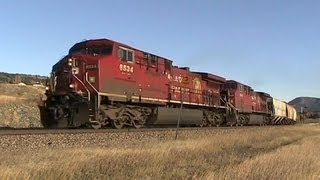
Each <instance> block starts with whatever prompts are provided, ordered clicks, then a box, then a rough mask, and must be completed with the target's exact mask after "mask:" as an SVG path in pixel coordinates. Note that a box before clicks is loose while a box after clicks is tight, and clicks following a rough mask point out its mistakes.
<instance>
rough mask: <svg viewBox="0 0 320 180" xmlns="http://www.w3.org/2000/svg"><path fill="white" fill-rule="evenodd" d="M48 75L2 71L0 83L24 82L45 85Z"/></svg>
mask: <svg viewBox="0 0 320 180" xmlns="http://www.w3.org/2000/svg"><path fill="white" fill-rule="evenodd" d="M47 78H48V77H46V76H40V75H31V74H18V73H16V74H13V73H5V72H0V83H9V84H19V83H24V84H27V85H33V84H42V85H45V83H46V80H47Z"/></svg>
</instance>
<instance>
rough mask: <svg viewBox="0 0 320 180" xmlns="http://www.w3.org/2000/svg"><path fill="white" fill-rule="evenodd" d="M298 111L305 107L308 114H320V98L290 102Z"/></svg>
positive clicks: (297, 99)
mask: <svg viewBox="0 0 320 180" xmlns="http://www.w3.org/2000/svg"><path fill="white" fill-rule="evenodd" d="M289 104H290V105H293V106H294V107H295V108H296V109H297V110H299V111H300V107H305V111H306V112H320V98H315V97H297V98H295V99H294V100H292V101H290V102H289Z"/></svg>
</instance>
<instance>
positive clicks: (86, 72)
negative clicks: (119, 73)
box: [85, 72, 99, 94]
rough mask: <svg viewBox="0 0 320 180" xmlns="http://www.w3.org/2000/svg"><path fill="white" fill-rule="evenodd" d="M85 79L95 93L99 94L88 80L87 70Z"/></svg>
mask: <svg viewBox="0 0 320 180" xmlns="http://www.w3.org/2000/svg"><path fill="white" fill-rule="evenodd" d="M85 79H86V81H87V83H88V84H89V85H90V86H91V88H92V89H93V90H94V91H95V92H96V93H97V94H99V91H98V90H97V89H96V88H95V87H94V86H93V85H92V84H91V83H90V82H89V80H88V72H86V78H85Z"/></svg>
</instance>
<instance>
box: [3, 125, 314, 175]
mask: <svg viewBox="0 0 320 180" xmlns="http://www.w3.org/2000/svg"><path fill="white" fill-rule="evenodd" d="M214 131H216V130H214V129H213V130H210V131H207V132H206V134H205V136H204V134H203V133H201V132H200V133H199V131H188V132H183V133H181V134H180V135H179V140H177V141H175V140H172V139H171V140H170V139H167V140H164V139H161V138H159V139H154V140H153V141H147V142H146V141H142V140H141V139H144V138H145V139H147V138H148V136H150V135H151V134H150V133H149V134H148V136H146V137H144V138H141V137H140V138H137V139H129V140H123V141H120V140H119V142H118V143H116V144H114V145H112V146H109V147H102V146H99V145H98V144H97V145H90V146H84V147H74V148H73V147H72V148H63V147H54V148H44V149H38V150H37V151H30V150H27V149H25V150H21V151H12V152H3V153H1V154H0V179H320V155H319V153H320V151H319V144H320V126H319V125H310V124H309V125H296V126H281V127H271V128H269V127H268V128H260V129H258V130H254V129H253V128H250V129H238V130H232V131H231V130H230V133H217V132H215V133H211V132H214ZM70 136H71V135H70ZM129 142H130V143H129Z"/></svg>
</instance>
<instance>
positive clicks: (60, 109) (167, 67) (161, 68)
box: [40, 39, 294, 129]
mask: <svg viewBox="0 0 320 180" xmlns="http://www.w3.org/2000/svg"><path fill="white" fill-rule="evenodd" d="M46 96H47V98H46V100H44V101H43V103H42V105H41V106H40V110H41V116H42V117H41V121H42V124H43V125H44V127H48V128H56V127H80V126H87V125H89V126H91V127H93V128H101V127H103V126H107V125H112V126H113V127H114V128H118V129H119V128H122V127H123V126H132V127H135V128H140V127H142V126H161V125H173V124H176V123H177V119H178V113H177V112H178V111H177V110H178V108H179V107H180V105H181V104H183V107H184V108H183V109H182V118H181V124H182V125H185V126H193V125H195V126H219V125H222V124H229V125H244V124H272V123H292V122H294V119H293V118H288V117H287V114H288V112H287V113H286V115H284V116H283V118H280V121H278V122H276V121H273V119H275V116H276V114H275V112H276V111H275V109H276V108H275V104H274V101H273V98H272V97H271V96H270V95H268V94H266V93H263V92H255V91H253V89H252V88H250V87H249V86H246V85H243V84H241V83H238V82H236V81H230V80H228V81H227V80H226V79H225V78H223V77H219V76H216V75H213V74H210V73H205V72H192V71H190V69H189V68H188V67H177V66H173V65H172V61H171V60H169V59H166V58H163V57H160V56H157V55H154V54H151V53H148V52H144V51H141V50H138V49H136V48H133V47H130V46H128V45H125V44H122V43H119V42H115V41H112V40H108V39H97V40H87V41H83V42H80V43H77V44H75V45H74V46H73V47H71V49H70V50H69V54H68V55H67V56H65V57H64V58H63V59H61V60H60V61H59V62H58V63H57V64H55V65H54V66H53V68H52V73H51V77H50V80H49V84H48V89H47V91H46ZM281 117H282V116H281ZM278 119H279V118H278Z"/></svg>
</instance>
